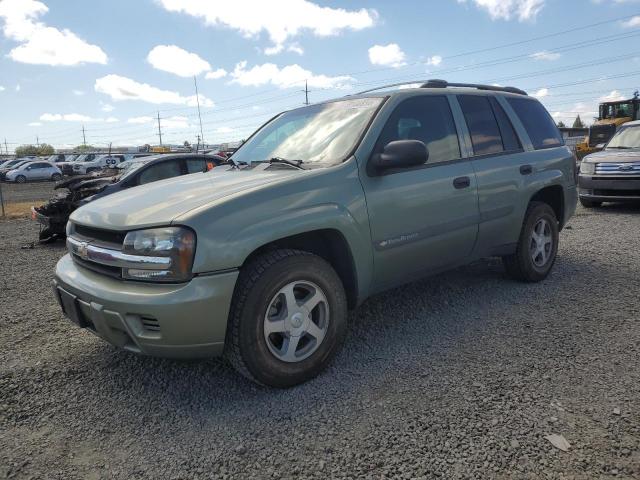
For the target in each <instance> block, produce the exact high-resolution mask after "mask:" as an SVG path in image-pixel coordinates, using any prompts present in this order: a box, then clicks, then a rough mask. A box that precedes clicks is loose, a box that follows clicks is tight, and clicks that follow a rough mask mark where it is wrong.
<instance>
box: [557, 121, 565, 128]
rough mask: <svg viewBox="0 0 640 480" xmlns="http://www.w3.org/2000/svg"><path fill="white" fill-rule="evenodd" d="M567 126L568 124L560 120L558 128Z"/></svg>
mask: <svg viewBox="0 0 640 480" xmlns="http://www.w3.org/2000/svg"><path fill="white" fill-rule="evenodd" d="M565 127H566V125H565V124H564V122H563V121H562V120H560V121H559V122H558V128H565Z"/></svg>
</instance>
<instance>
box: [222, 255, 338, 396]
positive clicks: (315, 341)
mask: <svg viewBox="0 0 640 480" xmlns="http://www.w3.org/2000/svg"><path fill="white" fill-rule="evenodd" d="M346 319H347V301H346V296H345V293H344V288H343V286H342V282H341V281H340V278H339V277H338V275H337V274H336V272H335V271H334V270H333V268H332V267H331V265H329V264H328V263H327V262H326V261H325V260H323V259H322V258H320V257H318V256H316V255H313V254H311V253H308V252H303V251H299V250H275V251H273V252H270V253H267V254H264V255H261V256H259V257H257V258H255V259H254V260H252V261H251V262H250V263H249V264H247V265H246V266H245V267H244V268H243V270H242V272H241V274H240V278H239V279H238V283H237V285H236V289H235V292H234V297H233V302H232V306H231V313H230V314H229V325H228V327H227V341H226V345H225V356H226V357H227V358H228V359H229V360H230V361H231V363H232V364H233V366H234V367H235V368H236V369H237V370H238V371H239V372H240V373H242V374H243V375H244V376H246V377H247V378H249V379H250V380H253V381H255V382H257V383H261V384H263V385H268V386H271V387H278V388H286V387H291V386H294V385H298V384H300V383H302V382H305V381H307V380H309V379H311V378H313V377H315V376H316V375H318V374H319V373H320V372H321V371H322V370H324V369H325V368H326V366H327V365H328V364H329V362H330V361H331V360H332V358H333V357H334V356H335V354H336V353H337V352H338V350H339V349H340V346H341V345H342V341H343V339H344V336H345V333H346V325H347V321H346Z"/></svg>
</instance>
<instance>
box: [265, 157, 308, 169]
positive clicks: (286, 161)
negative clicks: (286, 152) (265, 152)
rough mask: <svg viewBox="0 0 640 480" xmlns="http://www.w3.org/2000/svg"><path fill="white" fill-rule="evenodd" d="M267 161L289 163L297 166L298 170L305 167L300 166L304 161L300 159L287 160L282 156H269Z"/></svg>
mask: <svg viewBox="0 0 640 480" xmlns="http://www.w3.org/2000/svg"><path fill="white" fill-rule="evenodd" d="M268 161H269V163H270V164H274V163H282V164H284V165H289V166H291V167H295V168H299V169H300V170H305V168H304V167H303V166H302V164H303V163H304V162H303V161H302V160H287V159H286V158H282V157H273V158H270V159H269V160H268Z"/></svg>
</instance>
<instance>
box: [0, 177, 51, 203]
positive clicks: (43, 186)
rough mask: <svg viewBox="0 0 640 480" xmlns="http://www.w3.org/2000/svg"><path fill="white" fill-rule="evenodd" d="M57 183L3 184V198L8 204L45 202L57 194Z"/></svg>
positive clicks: (0, 186) (1, 186)
mask: <svg viewBox="0 0 640 480" xmlns="http://www.w3.org/2000/svg"><path fill="white" fill-rule="evenodd" d="M54 185H55V182H29V183H22V184H20V183H8V182H2V184H1V185H0V188H2V197H3V199H4V201H5V202H7V203H20V202H36V203H38V202H43V201H45V200H49V199H50V198H51V197H52V196H53V195H54V194H55V193H56V192H55V190H54V189H53V187H54Z"/></svg>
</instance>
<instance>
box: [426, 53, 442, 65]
mask: <svg viewBox="0 0 640 480" xmlns="http://www.w3.org/2000/svg"><path fill="white" fill-rule="evenodd" d="M441 63H442V57H441V56H440V55H434V56H433V57H429V58H427V65H430V66H433V67H437V66H438V65H440V64H441Z"/></svg>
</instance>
